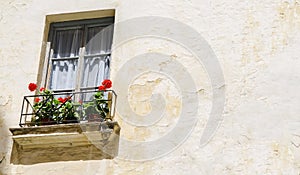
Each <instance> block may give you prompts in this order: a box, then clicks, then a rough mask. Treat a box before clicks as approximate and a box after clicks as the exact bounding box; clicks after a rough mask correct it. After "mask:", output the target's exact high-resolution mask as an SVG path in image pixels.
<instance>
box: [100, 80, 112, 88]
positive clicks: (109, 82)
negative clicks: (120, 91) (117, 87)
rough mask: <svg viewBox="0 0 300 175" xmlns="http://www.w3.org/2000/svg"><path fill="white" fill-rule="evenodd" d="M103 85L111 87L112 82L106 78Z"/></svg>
mask: <svg viewBox="0 0 300 175" xmlns="http://www.w3.org/2000/svg"><path fill="white" fill-rule="evenodd" d="M102 85H103V86H104V87H105V88H111V86H112V82H111V81H110V80H109V79H105V80H103V81H102Z"/></svg>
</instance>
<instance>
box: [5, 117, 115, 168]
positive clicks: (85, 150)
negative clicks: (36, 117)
mask: <svg viewBox="0 0 300 175" xmlns="http://www.w3.org/2000/svg"><path fill="white" fill-rule="evenodd" d="M10 131H11V133H12V134H13V149H12V154H11V163H13V164H23V165H30V164H36V163H43V162H56V161H76V160H101V159H112V158H114V157H116V156H117V155H118V149H119V136H120V127H119V125H118V123H117V122H89V123H76V124H59V125H45V126H36V127H23V128H10Z"/></svg>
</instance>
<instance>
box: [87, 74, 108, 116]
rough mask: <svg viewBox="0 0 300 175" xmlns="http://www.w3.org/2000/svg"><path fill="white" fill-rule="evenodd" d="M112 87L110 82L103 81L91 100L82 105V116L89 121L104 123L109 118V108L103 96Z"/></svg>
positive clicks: (106, 98) (106, 97)
mask: <svg viewBox="0 0 300 175" xmlns="http://www.w3.org/2000/svg"><path fill="white" fill-rule="evenodd" d="M111 87H112V82H111V81H110V80H108V79H106V80H103V82H102V85H101V86H99V87H98V91H97V92H96V93H95V94H94V95H93V100H92V101H90V102H87V103H85V104H84V105H83V110H84V115H85V116H86V117H87V119H88V120H89V121H104V120H106V119H108V118H109V112H110V106H109V104H108V102H109V101H108V98H109V95H108V94H107V96H105V95H104V93H105V92H106V89H108V88H111Z"/></svg>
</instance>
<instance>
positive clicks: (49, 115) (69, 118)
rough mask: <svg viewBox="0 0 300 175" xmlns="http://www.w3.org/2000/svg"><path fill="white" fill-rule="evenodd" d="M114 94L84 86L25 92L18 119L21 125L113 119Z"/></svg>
mask: <svg viewBox="0 0 300 175" xmlns="http://www.w3.org/2000/svg"><path fill="white" fill-rule="evenodd" d="M116 99H117V95H116V93H115V92H114V91H113V90H103V91H99V90H97V88H96V87H95V88H93V90H84V91H82V92H59V93H49V94H41V95H29V96H24V99H23V104H22V110H21V116H20V122H19V125H20V126H21V127H24V126H40V125H51V124H67V123H80V122H95V121H96V122H103V121H109V120H113V117H114V115H115V106H116Z"/></svg>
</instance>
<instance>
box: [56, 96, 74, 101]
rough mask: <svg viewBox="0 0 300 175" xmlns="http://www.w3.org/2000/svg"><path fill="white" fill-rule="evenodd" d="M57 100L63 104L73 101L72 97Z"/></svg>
mask: <svg viewBox="0 0 300 175" xmlns="http://www.w3.org/2000/svg"><path fill="white" fill-rule="evenodd" d="M57 100H58V101H59V102H61V103H65V102H67V101H69V100H71V97H70V96H69V97H65V98H62V97H59V98H58V99H57Z"/></svg>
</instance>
